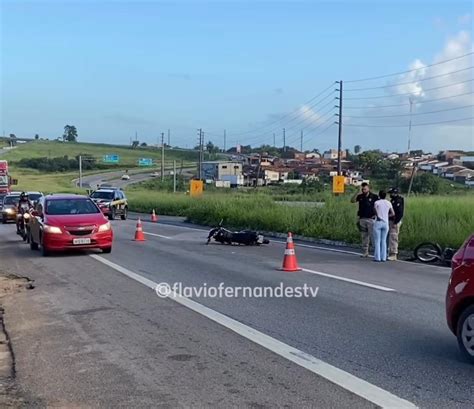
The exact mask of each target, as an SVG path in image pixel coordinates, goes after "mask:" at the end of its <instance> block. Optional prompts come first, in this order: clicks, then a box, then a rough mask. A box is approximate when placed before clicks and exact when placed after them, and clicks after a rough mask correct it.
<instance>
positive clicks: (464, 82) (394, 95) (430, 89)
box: [344, 79, 474, 100]
mask: <svg viewBox="0 0 474 409" xmlns="http://www.w3.org/2000/svg"><path fill="white" fill-rule="evenodd" d="M472 81H474V79H469V80H466V81H460V82H455V83H453V84H449V85H442V86H439V87H434V88H427V89H425V90H423V92H428V91H434V90H437V89H443V88H449V87H454V86H455V85H461V84H466V83H468V82H472ZM407 95H416V94H415V93H413V92H404V93H401V94H391V95H377V96H372V97H351V98H344V100H356V99H359V100H360V99H379V98H391V97H401V96H407Z"/></svg>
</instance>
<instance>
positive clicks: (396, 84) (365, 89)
mask: <svg viewBox="0 0 474 409" xmlns="http://www.w3.org/2000/svg"><path fill="white" fill-rule="evenodd" d="M473 68H474V66H472V65H471V66H470V67H467V68H463V69H460V70H456V71H450V72H447V73H444V74H439V75H433V76H432V77H427V78H420V79H417V80H413V81H409V82H397V83H395V84H390V85H383V86H380V87H366V88H349V89H347V88H345V89H344V92H351V91H368V90H372V89H384V88H392V87H397V86H399V85H410V84H416V83H418V82H423V81H429V80H432V79H435V78H441V77H446V76H448V75H452V74H457V73H460V72H463V71H467V70H472V69H473Z"/></svg>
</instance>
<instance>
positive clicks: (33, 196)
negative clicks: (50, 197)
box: [26, 192, 43, 205]
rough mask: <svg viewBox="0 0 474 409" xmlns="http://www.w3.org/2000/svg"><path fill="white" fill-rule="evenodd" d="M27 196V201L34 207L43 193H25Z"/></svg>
mask: <svg viewBox="0 0 474 409" xmlns="http://www.w3.org/2000/svg"><path fill="white" fill-rule="evenodd" d="M26 194H27V195H28V199H29V201H30V202H31V203H33V205H35V204H36V203H37V202H38V200H39V199H40V198H41V197H42V196H43V193H41V192H26Z"/></svg>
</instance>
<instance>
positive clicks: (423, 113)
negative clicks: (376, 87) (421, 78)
mask: <svg viewBox="0 0 474 409" xmlns="http://www.w3.org/2000/svg"><path fill="white" fill-rule="evenodd" d="M472 107H474V105H465V106H462V107H456V108H446V109H439V110H437V111H429V112H417V113H414V114H397V115H372V116H371V115H369V116H355V115H354V116H352V115H344V118H351V119H355V118H359V119H362V118H366V119H368V118H397V117H402V116H416V115H428V114H438V113H440V112H448V111H457V110H459V109H466V108H472Z"/></svg>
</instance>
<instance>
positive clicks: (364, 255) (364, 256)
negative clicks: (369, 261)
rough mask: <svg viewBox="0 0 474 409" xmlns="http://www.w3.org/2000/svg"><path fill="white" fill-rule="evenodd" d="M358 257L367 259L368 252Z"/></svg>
mask: <svg viewBox="0 0 474 409" xmlns="http://www.w3.org/2000/svg"><path fill="white" fill-rule="evenodd" d="M360 256H361V257H362V258H367V257H369V252H368V251H366V252H365V253H362V254H361V255H360Z"/></svg>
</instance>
